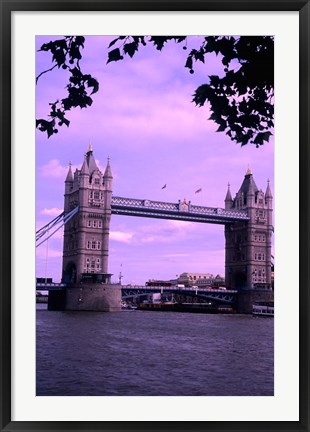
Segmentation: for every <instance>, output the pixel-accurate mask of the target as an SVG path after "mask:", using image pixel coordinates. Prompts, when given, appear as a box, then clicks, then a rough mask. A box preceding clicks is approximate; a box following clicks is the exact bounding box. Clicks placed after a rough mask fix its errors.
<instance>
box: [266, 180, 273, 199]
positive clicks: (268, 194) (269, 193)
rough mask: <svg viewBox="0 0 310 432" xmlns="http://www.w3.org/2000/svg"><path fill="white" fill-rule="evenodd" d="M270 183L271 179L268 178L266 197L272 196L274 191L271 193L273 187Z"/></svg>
mask: <svg viewBox="0 0 310 432" xmlns="http://www.w3.org/2000/svg"><path fill="white" fill-rule="evenodd" d="M269 183H270V180H269V179H268V180H267V189H266V192H265V198H272V193H271V189H270V186H269Z"/></svg>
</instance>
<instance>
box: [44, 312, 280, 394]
mask: <svg viewBox="0 0 310 432" xmlns="http://www.w3.org/2000/svg"><path fill="white" fill-rule="evenodd" d="M36 347H37V353H36V372H37V378H36V389H37V390H36V394H37V396H273V394H274V322H273V318H260V317H253V316H250V315H210V314H191V313H179V312H178V313H176V312H152V311H139V310H123V311H121V312H115V313H96V312H55V311H47V310H46V305H37V335H36Z"/></svg>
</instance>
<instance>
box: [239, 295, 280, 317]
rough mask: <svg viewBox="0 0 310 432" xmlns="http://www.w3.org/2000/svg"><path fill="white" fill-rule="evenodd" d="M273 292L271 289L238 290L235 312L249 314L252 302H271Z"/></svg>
mask: <svg viewBox="0 0 310 432" xmlns="http://www.w3.org/2000/svg"><path fill="white" fill-rule="evenodd" d="M273 301H274V292H273V291H272V290H257V289H255V290H244V291H239V292H238V296H237V312H238V313H241V314H251V313H252V307H253V303H256V302H273Z"/></svg>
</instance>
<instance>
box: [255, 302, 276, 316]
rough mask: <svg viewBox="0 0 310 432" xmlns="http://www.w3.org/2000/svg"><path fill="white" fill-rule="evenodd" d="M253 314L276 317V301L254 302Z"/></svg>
mask: <svg viewBox="0 0 310 432" xmlns="http://www.w3.org/2000/svg"><path fill="white" fill-rule="evenodd" d="M252 314H253V316H261V317H271V318H273V317H274V303H273V302H257V303H254V304H253V309H252Z"/></svg>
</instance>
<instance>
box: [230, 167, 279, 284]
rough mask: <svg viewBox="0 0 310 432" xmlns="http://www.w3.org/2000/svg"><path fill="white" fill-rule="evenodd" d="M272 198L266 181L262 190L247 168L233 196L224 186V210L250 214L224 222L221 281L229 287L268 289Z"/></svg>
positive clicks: (269, 281) (269, 280) (269, 282)
mask: <svg viewBox="0 0 310 432" xmlns="http://www.w3.org/2000/svg"><path fill="white" fill-rule="evenodd" d="M272 201H273V197H272V194H271V190H270V187H269V181H268V184H267V189H266V192H265V193H264V192H263V191H262V190H259V189H258V188H257V186H256V184H255V181H254V178H253V174H252V172H251V170H250V169H248V170H247V172H246V174H245V177H244V180H243V183H242V185H241V187H240V189H239V191H238V193H237V194H236V196H235V198H234V199H232V196H231V192H230V187H229V185H228V191H227V194H226V198H225V209H243V210H246V211H247V213H248V216H249V217H250V220H249V221H243V222H235V223H234V224H230V225H228V224H227V225H225V240H226V246H225V282H226V286H227V287H228V288H230V289H237V290H239V291H240V290H262V291H264V290H265V291H266V290H271V238H272V231H273V227H272Z"/></svg>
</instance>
